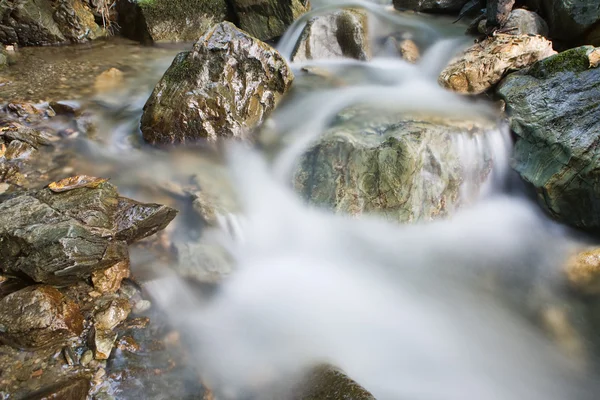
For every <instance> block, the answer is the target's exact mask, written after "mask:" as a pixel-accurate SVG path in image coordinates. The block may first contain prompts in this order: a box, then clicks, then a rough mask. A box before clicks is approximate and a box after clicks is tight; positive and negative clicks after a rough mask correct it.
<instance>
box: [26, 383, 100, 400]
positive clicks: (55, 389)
mask: <svg viewBox="0 0 600 400" xmlns="http://www.w3.org/2000/svg"><path fill="white" fill-rule="evenodd" d="M89 390H90V381H89V380H87V379H84V378H76V379H69V380H66V381H64V382H59V383H57V384H55V385H52V386H50V387H47V388H44V389H42V390H39V391H37V392H35V393H32V394H30V395H29V396H27V399H28V400H86V399H87V398H88V391H89Z"/></svg>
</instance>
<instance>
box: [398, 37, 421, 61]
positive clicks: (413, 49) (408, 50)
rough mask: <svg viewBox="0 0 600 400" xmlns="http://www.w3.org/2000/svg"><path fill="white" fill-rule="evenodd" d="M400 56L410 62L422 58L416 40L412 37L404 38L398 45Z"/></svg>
mask: <svg viewBox="0 0 600 400" xmlns="http://www.w3.org/2000/svg"><path fill="white" fill-rule="evenodd" d="M396 47H397V49H398V53H399V54H400V57H402V58H403V59H404V60H406V61H408V62H409V63H413V64H414V63H416V62H417V61H419V59H420V58H421V51H420V50H419V47H418V46H417V44H416V43H415V42H413V41H412V40H410V39H404V40H402V41H400V42H398V43H397V45H396Z"/></svg>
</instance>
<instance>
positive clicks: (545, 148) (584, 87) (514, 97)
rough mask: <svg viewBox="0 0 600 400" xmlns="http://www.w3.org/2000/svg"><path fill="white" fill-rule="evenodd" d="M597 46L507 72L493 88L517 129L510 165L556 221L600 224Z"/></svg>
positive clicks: (595, 226)
mask: <svg viewBox="0 0 600 400" xmlns="http://www.w3.org/2000/svg"><path fill="white" fill-rule="evenodd" d="M598 63H600V49H594V48H593V47H591V46H584V47H579V48H576V49H572V50H568V51H565V52H563V53H560V54H558V55H555V56H553V57H549V58H547V59H545V60H542V61H540V62H538V63H536V64H534V65H533V66H532V67H531V68H529V69H527V70H524V71H521V72H519V73H515V74H511V75H509V76H508V77H506V79H504V80H503V81H502V83H501V84H500V85H499V87H498V89H497V93H498V94H499V95H500V96H501V97H502V98H503V99H504V101H505V102H506V109H507V112H508V114H509V116H510V124H511V128H512V130H513V131H514V132H515V133H516V134H517V137H518V139H517V141H516V144H515V150H514V168H515V169H516V170H517V171H518V172H519V173H520V174H521V176H522V177H523V178H524V179H525V180H526V181H528V182H530V183H531V184H532V185H533V186H534V187H535V188H536V190H537V192H538V200H539V202H540V203H541V204H542V205H543V206H544V207H545V208H546V209H547V210H548V211H549V212H550V213H551V214H552V215H553V216H554V217H555V218H557V219H558V220H560V221H563V222H565V223H568V224H571V225H574V226H577V227H580V228H585V229H590V230H594V231H597V230H599V228H600V163H599V162H598V160H599V159H600V147H599V146H598V143H599V141H600V69H598V68H597V66H598Z"/></svg>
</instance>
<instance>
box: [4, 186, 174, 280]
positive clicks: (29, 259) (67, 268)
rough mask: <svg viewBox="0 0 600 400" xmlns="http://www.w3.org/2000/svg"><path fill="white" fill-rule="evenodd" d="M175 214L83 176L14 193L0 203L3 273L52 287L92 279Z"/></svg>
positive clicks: (124, 258)
mask: <svg viewBox="0 0 600 400" xmlns="http://www.w3.org/2000/svg"><path fill="white" fill-rule="evenodd" d="M86 178H90V177H86ZM74 182H78V183H74ZM175 215H176V211H175V210H173V209H171V208H169V207H166V206H162V205H158V204H141V203H138V202H135V201H133V200H130V199H126V198H124V197H119V195H118V193H117V190H116V188H115V187H114V186H113V185H111V184H110V183H108V182H105V180H102V179H98V178H93V179H91V180H90V179H83V178H82V176H79V177H74V178H69V179H66V180H63V181H60V182H57V183H54V184H51V185H50V186H49V187H48V188H46V189H43V190H38V191H33V190H32V191H28V192H24V193H20V194H17V195H13V196H12V197H9V198H8V199H7V200H4V201H3V202H0V253H1V254H2V255H3V259H2V264H0V271H2V272H3V273H4V274H6V275H9V276H16V277H23V276H25V277H28V278H29V279H32V280H34V281H36V282H45V283H53V284H62V283H69V282H72V281H74V280H77V279H82V278H88V277H89V276H90V275H91V274H92V272H93V271H96V270H99V269H103V268H107V267H111V266H113V265H115V264H117V263H118V262H121V261H124V260H127V259H128V252H127V244H128V243H132V242H134V241H136V240H138V239H141V238H144V237H146V236H147V235H149V234H152V233H154V232H156V231H157V230H160V229H162V228H164V227H165V226H166V225H167V224H168V223H169V222H170V221H171V220H172V219H173V218H174V217H175Z"/></svg>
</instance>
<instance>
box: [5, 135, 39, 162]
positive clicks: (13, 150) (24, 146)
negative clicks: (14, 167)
mask: <svg viewBox="0 0 600 400" xmlns="http://www.w3.org/2000/svg"><path fill="white" fill-rule="evenodd" d="M35 150H36V149H35V147H33V146H32V145H30V144H28V143H25V142H21V141H20V140H13V141H11V142H10V143H9V145H8V147H6V149H5V151H4V153H3V154H2V155H0V156H4V158H6V159H7V160H17V159H20V158H24V159H27V158H29V157H30V156H31V155H32V154H33V153H34V152H35Z"/></svg>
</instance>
